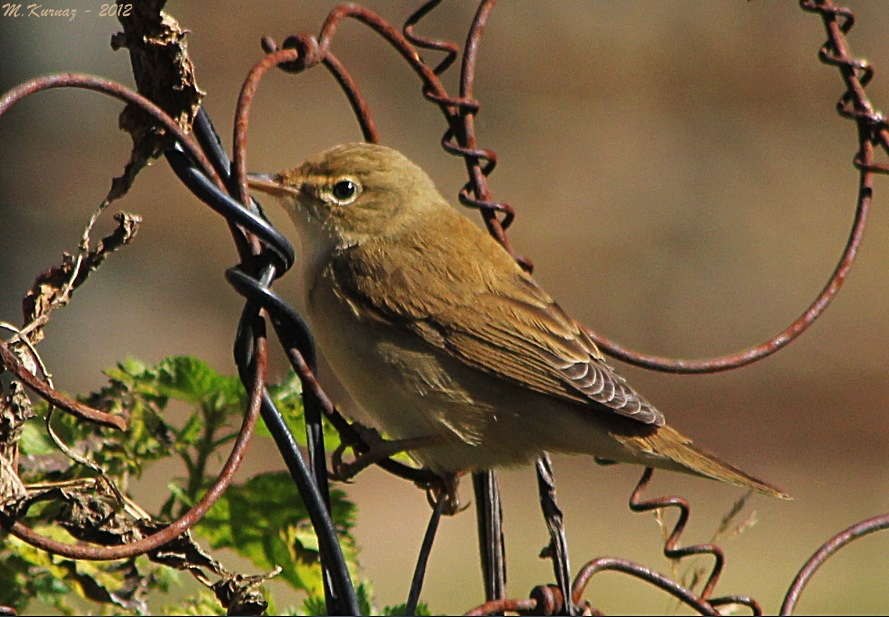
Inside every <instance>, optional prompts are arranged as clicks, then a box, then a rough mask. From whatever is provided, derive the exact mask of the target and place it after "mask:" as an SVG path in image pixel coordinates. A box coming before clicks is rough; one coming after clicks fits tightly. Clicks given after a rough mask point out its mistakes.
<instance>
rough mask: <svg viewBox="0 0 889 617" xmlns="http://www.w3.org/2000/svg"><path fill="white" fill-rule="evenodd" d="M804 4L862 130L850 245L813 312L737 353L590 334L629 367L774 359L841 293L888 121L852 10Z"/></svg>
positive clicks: (732, 364)
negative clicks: (672, 350)
mask: <svg viewBox="0 0 889 617" xmlns="http://www.w3.org/2000/svg"><path fill="white" fill-rule="evenodd" d="M800 6H801V8H802V9H803V10H804V11H809V12H817V13H819V14H820V15H821V17H822V19H823V21H824V25H825V29H826V30H827V33H828V36H829V40H828V42H827V43H825V44H824V45H823V46H822V47H821V49H820V50H819V53H818V57H819V59H820V60H821V61H822V62H823V63H825V64H829V65H832V66H836V67H838V68H840V74H841V76H842V78H843V81H844V83H845V86H846V92H845V93H844V94H843V95H842V96H841V98H840V100H839V102H838V103H837V111H838V112H839V113H840V115H841V116H843V117H845V118H848V119H851V120H854V121H855V122H856V123H857V125H858V129H859V152H858V154H857V155H856V166H857V167H858V168H859V170H860V171H861V175H860V180H859V190H858V204H857V207H856V211H855V218H854V220H853V224H852V229H851V231H850V233H849V237H848V240H847V243H846V247H845V249H844V250H843V252H842V255H841V256H840V259H839V261H838V263H837V266H836V268H835V269H834V271H833V273H832V274H831V276H830V278H829V279H828V281H827V283H826V284H825V286H824V287H823V289H822V290H821V292H820V293H819V294H818V296H817V297H816V299H815V300H814V301H813V302H812V303H811V304H810V305H809V306H808V308H807V309H806V310H805V311H804V312H803V313H802V314H801V315H800V316H799V317H798V318H797V319H796V320H795V321H794V322H793V323H791V324H790V326H788V327H787V328H786V329H785V330H783V331H782V332H780V333H779V334H777V335H776V336H774V337H773V338H771V339H769V340H768V341H765V342H763V343H760V344H759V345H755V346H753V347H750V348H748V349H745V350H742V351H739V352H736V353H733V354H727V355H723V356H718V357H713V358H708V359H703V360H683V359H675V358H667V357H662V356H654V355H646V354H642V353H639V352H637V351H634V350H631V349H629V348H627V347H625V346H623V345H620V344H618V343H616V342H615V341H612V340H611V339H609V338H606V337H604V336H602V335H601V334H597V333H595V332H590V335H591V336H592V337H593V339H594V340H595V341H596V343H597V344H598V345H599V346H600V347H601V348H602V349H603V350H604V351H605V352H606V353H608V354H610V355H612V356H614V357H616V358H619V359H620V360H623V361H625V362H628V363H630V364H635V365H637V366H642V367H645V368H650V369H655V370H661V371H668V372H674V373H710V372H717V371H724V370H729V369H733V368H738V367H740V366H744V365H747V364H750V363H752V362H755V361H757V360H760V359H762V358H764V357H766V356H769V355H771V354H773V353H775V352H777V351H778V350H780V349H782V348H784V347H785V346H787V345H788V344H789V343H790V342H792V341H793V340H794V339H796V338H797V337H798V336H799V335H800V334H802V333H803V332H804V331H805V330H807V329H808V328H809V326H811V325H812V323H814V321H815V320H816V319H817V318H818V317H820V316H821V314H822V313H823V312H824V311H825V309H826V308H827V306H828V305H829V304H830V302H831V301H832V300H833V298H835V297H836V295H837V293H838V292H839V289H840V287H841V286H842V284H843V282H844V281H845V279H846V276H847V274H848V273H849V270H850V268H851V267H852V263H853V262H854V259H855V256H856V255H857V252H858V248H859V246H860V244H861V241H862V237H863V231H864V226H865V223H866V221H867V214H868V212H869V210H870V205H871V194H872V184H873V178H872V172H881V173H889V167H886V166H880V165H876V164H874V163H873V159H872V156H873V148H872V144H873V143H879V144H880V145H881V146H882V147H883V149H889V139H887V132H886V125H885V121H884V119H883V117H882V116H881V115H880V114H878V113H876V112H875V111H874V110H873V106H872V105H871V104H870V101H869V100H868V98H867V95H866V93H865V91H864V87H865V86H866V85H867V83H868V82H869V81H870V80H871V78H872V76H873V69H872V68H871V67H870V65H869V64H868V63H867V62H866V61H864V60H859V59H855V58H854V57H852V55H851V52H850V51H849V46H848V44H847V43H846V41H845V38H844V35H845V34H846V33H848V32H849V30H850V29H851V28H852V26H853V24H854V16H853V15H852V12H851V11H849V10H848V9H846V8H838V7H834V6H833V5H832V4H831V3H830V2H828V1H824V2H818V1H810V0H801V2H800ZM838 17H840V18H842V22H841V23H838V22H837V18H838ZM849 105H852V106H853V108H854V111H849V110H848V106H849Z"/></svg>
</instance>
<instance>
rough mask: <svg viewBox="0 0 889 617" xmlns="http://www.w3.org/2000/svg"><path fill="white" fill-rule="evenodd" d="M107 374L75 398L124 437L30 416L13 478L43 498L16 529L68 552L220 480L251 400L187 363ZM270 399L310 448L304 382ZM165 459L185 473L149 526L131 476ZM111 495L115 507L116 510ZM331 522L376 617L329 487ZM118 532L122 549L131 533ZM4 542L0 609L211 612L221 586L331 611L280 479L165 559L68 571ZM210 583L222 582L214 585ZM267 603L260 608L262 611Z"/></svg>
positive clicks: (222, 503)
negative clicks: (76, 542) (111, 420)
mask: <svg viewBox="0 0 889 617" xmlns="http://www.w3.org/2000/svg"><path fill="white" fill-rule="evenodd" d="M106 374H107V376H108V379H109V381H108V384H107V385H106V386H105V387H103V388H102V389H101V390H100V391H98V392H95V393H92V394H90V395H88V396H86V397H83V398H82V400H83V401H84V402H86V403H88V404H89V405H91V406H93V407H96V408H99V409H102V410H104V411H108V412H113V413H117V414H120V415H123V416H124V417H126V418H127V421H128V424H129V430H127V431H126V432H118V431H114V430H111V429H108V428H102V427H97V426H96V425H93V424H89V423H85V422H82V421H80V420H78V419H77V418H74V417H73V416H70V415H68V414H58V413H56V414H51V415H50V417H49V421H48V422H47V424H46V426H42V425H41V424H40V423H39V422H38V421H37V419H36V418H35V419H32V420H29V421H27V422H25V423H24V425H23V427H22V429H23V430H22V434H21V440H20V442H19V474H20V478H21V480H22V481H23V482H24V483H25V486H26V487H27V488H28V491H29V495H33V494H40V495H41V496H42V497H41V498H40V499H33V500H31V502H30V503H29V506H28V507H27V508H26V510H27V516H26V517H25V518H24V519H22V520H23V521H24V522H26V523H27V524H28V526H30V527H32V528H33V529H34V530H35V531H37V532H38V533H40V534H42V535H44V536H49V537H52V538H54V539H57V540H60V541H70V537H71V535H73V536H75V537H78V538H81V539H84V538H85V537H86V538H89V537H92V536H91V534H92V535H95V534H97V533H102V534H105V536H103V537H106V539H107V534H109V533H114V532H113V531H111V530H110V529H111V527H109V521H113V522H114V524H115V525H116V527H114V528H115V529H123V530H125V531H126V532H127V533H130V532H134V531H135V530H136V529H137V528H138V529H144V528H145V527H146V525H147V526H148V527H151V526H154V527H157V528H159V527H160V526H162V524H163V523H164V522H166V521H170V520H173V519H175V518H177V517H179V516H181V515H182V514H183V513H184V512H185V511H187V510H188V508H190V507H191V506H192V505H193V504H194V502H195V501H196V500H197V499H198V498H199V497H200V496H201V495H202V493H203V491H204V489H206V487H208V486H209V485H210V484H211V482H212V480H213V478H214V473H213V471H212V468H213V467H214V465H215V464H216V463H217V462H218V460H219V459H220V458H221V455H222V454H224V453H225V452H226V446H227V445H229V444H230V443H231V442H232V441H233V440H234V438H235V436H236V435H237V432H238V427H239V425H240V420H241V418H242V415H243V413H244V408H245V405H246V402H247V395H246V392H245V391H244V388H243V386H242V385H241V383H240V381H239V380H238V379H237V377H230V376H223V375H219V374H218V373H216V372H215V371H214V370H212V369H211V368H210V367H209V366H208V365H206V364H205V363H203V362H201V361H200V360H197V359H195V358H190V357H171V358H167V359H165V360H163V361H161V362H159V363H158V364H156V365H153V366H148V365H145V364H143V363H141V362H139V361H137V360H134V359H128V360H125V361H124V362H121V363H120V364H118V365H117V366H116V367H115V368H113V369H110V370H108V371H107V372H106ZM269 392H270V394H271V395H272V397H273V399H274V400H275V402H276V404H277V405H278V407H279V409H280V410H281V412H282V414H283V415H284V417H285V418H286V419H287V421H288V423H289V425H290V427H291V429H292V430H293V432H294V434H295V435H296V436H297V438H304V435H305V426H304V419H303V413H302V402H301V401H302V397H301V393H300V383H299V380H298V379H297V378H296V377H295V376H294V375H293V374H290V375H288V376H287V377H286V378H285V379H283V380H282V381H281V382H280V383H278V384H276V385H272V386H269ZM34 411H35V412H36V416H37V417H40V418H43V419H44V420H46V419H47V415H48V414H50V410H49V409H48V407H47V406H45V405H44V406H42V407H37V408H35V410H34ZM47 429H49V430H47ZM326 431H327V432H326V433H325V442H326V444H327V446H328V447H329V448H333V447H335V446H336V445H337V444H338V443H339V441H338V437H337V435H336V433H335V432H334V431H333V430H332V429H326ZM268 438H269V437H268V433H267V431H266V430H265V429H264V427H257V431H256V435H255V439H259V440H265V439H268ZM82 459H86V460H87V461H88V462H87V463H86V464H85V463H84V462H83V461H82ZM165 460H178V461H179V463H180V466H181V468H182V469H183V470H184V472H183V475H182V477H181V478H176V479H173V480H170V481H169V483H168V484H167V488H168V489H169V493H170V496H169V498H168V499H167V500H166V501H165V502H164V503H163V504H162V506H161V507H160V508H159V510H158V512H156V513H151V514H149V513H147V512H145V511H144V510H142V509H141V508H140V507H139V506H138V505H137V504H136V503H135V501H133V500H132V499H131V497H130V488H131V486H130V485H131V484H132V481H133V480H134V479H136V478H142V477H143V476H144V477H145V478H146V479H148V478H150V477H151V476H150V474H151V473H152V471H153V469H154V468H155V466H156V464H157V463H159V462H161V461H165ZM108 487H114V488H113V489H111V490H109V489H108ZM41 491H42V492H41ZM115 494H119V495H120V496H121V497H123V502H122V503H121V502H120V501H119V500H117V499H115ZM134 512H135V513H136V514H135V515H134V514H133V513H134ZM331 513H332V517H333V520H334V523H335V525H336V528H337V530H338V532H339V535H340V542H341V545H342V547H343V552H344V555H345V558H346V560H347V565H348V567H349V570H350V573H351V574H352V578H353V580H356V581H358V582H357V583H356V585H357V590H356V591H357V594H358V597H359V600H360V602H361V608H362V612H363V613H365V614H371V613H373V612H375V609H374V607H373V602H372V590H371V585H370V583H369V582H368V581H360V580H359V578H358V577H359V571H360V568H359V564H358V548H357V545H356V543H355V539H354V537H353V536H352V530H353V528H354V525H355V523H356V518H357V510H356V507H355V504H354V503H352V502H351V501H349V499H348V498H347V497H346V494H345V493H344V492H343V491H341V490H337V489H335V490H333V491H332V493H331ZM125 514H129V517H130V518H127V517H126V516H125ZM140 517H141V519H140ZM131 519H133V520H138V521H139V522H138V523H135V522H133V521H132V520H131ZM96 520H101V521H102V523H101V524H97V523H96V522H95V521H96ZM128 521H129V522H128ZM146 521H148V522H146ZM91 525H92V526H91ZM127 525H132V527H131V528H129V527H127ZM154 527H151V528H154ZM120 533H121V537H120V541H121V542H122V541H123V540H124V539H125V538H124V536H125V535H126V533H124V531H120ZM192 537H193V538H194V540H195V541H200V542H201V543H202V544H205V545H208V546H209V547H210V549H211V550H213V551H214V552H216V551H218V550H220V549H227V550H229V551H231V552H232V553H234V554H235V555H238V556H239V557H242V558H246V559H247V560H249V563H250V564H252V566H253V567H255V568H257V569H259V570H261V571H262V572H265V573H266V574H260V575H257V576H249V575H243V574H237V573H233V572H230V571H229V570H228V569H226V568H225V567H223V566H222V565H221V563H219V561H217V560H216V559H215V558H213V557H210V556H209V555H208V554H206V553H205V552H204V551H203V550H202V549H200V548H199V547H198V546H197V544H196V543H195V542H194V541H192V539H191V538H192ZM0 538H2V544H0V563H2V564H3V567H2V568H0V604H5V605H9V606H13V607H15V608H16V609H17V610H18V611H24V610H27V609H29V606H31V603H35V602H36V603H40V604H42V605H43V606H45V607H52V608H53V609H55V610H57V611H59V612H61V613H63V614H75V613H79V612H83V611H85V610H89V611H90V612H99V613H103V614H110V613H115V614H144V613H146V612H149V611H150V612H164V613H168V614H208V613H211V612H217V613H218V612H221V610H222V609H221V607H220V602H219V600H217V595H218V592H219V588H220V586H221V585H222V584H223V583H225V584H227V583H229V582H231V581H238V582H239V584H245V585H246V587H247V588H249V589H254V588H259V587H260V586H263V587H265V588H267V589H270V588H281V589H284V588H288V589H290V590H293V591H296V592H299V594H300V595H301V596H302V597H303V600H302V605H301V606H299V607H298V608H294V607H290V608H282V607H277V606H275V605H274V602H273V600H272V599H270V600H269V601H270V602H272V604H271V608H272V610H273V611H274V612H275V613H292V614H297V613H299V614H324V613H325V611H326V606H325V604H324V595H323V584H322V575H321V568H320V563H319V552H318V543H317V538H316V537H315V534H314V531H313V529H312V527H311V524H310V522H309V518H308V514H307V512H306V509H305V506H304V504H303V502H302V500H301V499H300V497H299V494H298V493H297V491H296V488H295V487H294V485H293V482H292V480H291V479H290V477H289V476H288V475H287V474H286V473H283V472H277V471H273V472H268V473H261V474H258V475H255V476H253V477H250V478H247V479H245V480H243V481H240V482H236V483H233V484H232V485H231V486H230V487H229V489H228V490H227V491H226V492H225V494H223V496H222V497H221V498H220V499H219V501H218V502H217V503H216V504H215V505H214V506H213V508H212V509H211V510H210V511H209V512H208V513H207V515H206V516H205V517H204V518H203V519H202V520H201V521H200V522H199V523H198V524H197V525H196V526H195V527H194V528H193V529H192V530H191V534H190V536H188V537H186V538H183V539H182V541H181V542H179V541H177V546H176V547H174V548H171V549H170V551H169V552H168V553H169V554H166V555H165V556H164V557H163V558H160V557H158V556H157V555H149V556H144V555H140V556H138V557H134V558H130V559H124V560H118V561H113V562H101V561H99V562H90V561H79V560H78V561H76V560H72V559H68V558H62V557H59V556H54V555H50V554H49V553H46V552H45V551H43V550H40V549H37V548H34V547H32V546H30V545H28V544H27V543H25V542H23V541H21V540H19V539H18V538H15V537H13V536H11V535H9V534H4V535H2V536H0ZM179 570H186V571H190V572H191V573H192V574H193V575H194V577H195V578H196V579H197V580H198V581H200V582H201V583H203V584H204V585H205V588H203V589H201V588H198V590H197V591H193V592H188V591H185V590H184V589H183V582H184V581H183V579H182V578H181V573H180V571H179ZM213 575H216V576H218V577H221V578H220V579H219V580H217V581H215V582H214V581H213V580H212V579H213ZM245 581H246V582H245ZM214 592H216V594H217V595H214ZM264 601H265V600H264V599H263V596H259V599H258V600H257V602H259V603H260V604H259V606H260V607H261V608H262V602H264ZM149 603H150V606H149ZM400 608H401V607H389V608H384V609H382V614H395V613H397V612H398V611H399V610H400ZM260 610H261V609H260ZM424 610H425V609H424Z"/></svg>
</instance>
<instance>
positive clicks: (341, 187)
mask: <svg viewBox="0 0 889 617" xmlns="http://www.w3.org/2000/svg"><path fill="white" fill-rule="evenodd" d="M358 191H359V187H358V183H357V182H355V181H354V180H349V179H344V180H340V181H339V182H337V183H336V184H334V185H333V188H331V191H330V194H331V195H332V196H333V198H334V199H335V200H337V201H338V202H339V203H340V204H341V205H346V204H350V203H352V202H353V201H354V200H355V198H356V197H357V196H358Z"/></svg>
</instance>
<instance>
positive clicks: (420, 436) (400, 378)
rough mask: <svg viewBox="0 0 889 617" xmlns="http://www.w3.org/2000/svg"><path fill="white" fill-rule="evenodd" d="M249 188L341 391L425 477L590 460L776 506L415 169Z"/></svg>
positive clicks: (256, 182) (383, 166) (360, 167)
mask: <svg viewBox="0 0 889 617" xmlns="http://www.w3.org/2000/svg"><path fill="white" fill-rule="evenodd" d="M250 187H251V188H253V189H255V190H258V191H262V192H265V193H268V194H271V195H274V196H276V197H278V198H280V200H281V201H282V202H283V204H284V206H285V208H286V209H287V211H288V212H289V213H290V215H291V216H292V218H293V220H294V222H295V224H296V228H297V230H298V233H299V240H300V244H301V245H302V251H303V253H302V260H301V262H300V263H301V265H302V274H303V278H304V288H305V310H306V313H307V317H308V319H309V321H310V324H311V327H312V330H313V333H314V334H315V336H316V338H317V340H318V343H319V346H320V348H321V351H322V353H324V355H325V357H326V358H327V360H328V361H329V363H330V365H331V366H332V368H333V370H334V371H335V372H336V374H337V376H338V377H339V379H340V381H341V382H342V383H343V385H344V386H345V387H346V389H347V390H348V391H349V393H350V394H351V395H352V396H353V397H354V399H355V400H356V401H357V402H358V403H359V404H360V405H362V406H363V407H364V408H365V410H366V411H367V412H368V413H369V414H370V415H371V416H372V417H373V418H374V419H375V421H376V422H377V423H378V428H380V429H382V430H383V431H385V432H386V433H387V434H388V435H389V436H390V437H392V438H394V439H396V440H412V441H414V443H417V442H421V443H422V444H423V445H422V446H420V447H416V448H415V449H412V450H411V451H410V454H411V456H412V457H413V458H414V459H416V460H417V461H418V462H419V463H421V464H423V465H425V466H427V467H428V468H430V469H431V470H432V471H434V472H436V473H438V474H440V475H443V476H451V475H454V474H457V473H460V472H466V471H476V470H483V469H490V468H493V467H500V466H512V465H518V464H523V463H527V462H530V461H532V460H533V459H534V458H535V457H537V456H538V455H539V454H540V453H541V452H543V451H549V452H567V453H575V454H577V453H579V454H590V455H593V456H595V457H597V458H600V459H606V460H609V461H617V462H625V463H637V464H639V465H644V466H647V467H656V468H661V469H669V470H673V471H681V472H685V473H691V474H695V475H699V476H704V477H707V478H713V479H715V480H721V481H723V482H728V483H730V484H734V485H737V486H740V487H746V488H752V489H755V490H757V491H759V492H760V493H764V494H766V495H771V496H774V497H784V498H786V497H787V495H786V494H785V493H783V492H782V491H780V490H779V489H777V488H775V487H773V486H771V485H769V484H767V483H765V482H763V481H761V480H758V479H756V478H754V477H752V476H750V475H748V474H746V473H744V472H743V471H741V470H740V469H737V468H735V467H733V466H731V465H729V464H727V463H723V462H722V461H720V460H719V459H717V458H716V457H714V456H712V455H710V454H707V453H705V452H703V451H702V450H699V449H698V448H696V447H695V446H693V445H692V443H691V440H689V439H688V438H687V437H684V436H682V435H681V434H679V433H678V432H676V431H675V430H673V429H672V428H670V427H669V426H667V425H666V424H665V423H664V417H663V415H662V414H661V412H660V411H658V410H657V409H655V408H654V407H653V406H652V405H651V404H650V403H649V402H648V401H646V400H645V399H644V398H642V396H640V395H639V394H638V393H637V392H636V391H635V390H634V389H633V388H632V387H630V386H629V384H627V382H626V381H625V380H624V379H623V378H622V377H621V376H620V375H618V374H617V373H616V372H615V371H614V369H612V368H611V367H610V366H609V365H608V364H607V363H606V361H605V358H604V357H603V355H602V353H601V352H600V351H599V349H597V347H596V345H595V343H593V341H592V340H591V339H590V338H589V336H587V335H586V334H585V333H584V330H583V329H582V328H581V327H580V326H579V325H578V323H577V322H576V321H575V320H574V319H572V318H571V317H570V316H569V315H568V314H567V313H565V311H563V310H562V309H561V308H560V307H559V305H558V304H556V303H555V302H554V301H553V299H552V298H550V296H549V295H548V294H547V293H546V292H545V291H544V290H543V289H541V288H540V286H539V285H538V284H537V283H536V282H535V280H534V279H533V278H532V277H531V276H530V275H529V274H527V273H526V272H524V271H523V270H522V269H521V268H520V267H519V266H518V265H517V264H516V262H515V260H513V258H512V257H511V256H510V255H509V254H508V253H507V252H506V251H505V250H504V249H503V248H502V247H501V246H500V244H498V243H497V242H496V241H495V240H494V239H493V238H491V237H490V236H489V235H488V234H487V233H485V232H484V231H483V230H482V229H481V228H480V227H479V226H476V225H475V224H473V223H472V222H471V221H470V220H469V219H468V218H466V217H464V216H463V215H461V214H460V213H459V212H457V210H455V209H454V208H452V207H451V206H450V205H449V204H448V203H447V202H446V201H445V199H444V198H443V197H442V196H441V194H440V193H439V192H438V190H437V189H436V188H435V185H434V184H433V182H432V180H431V179H430V178H429V176H428V175H426V173H425V172H424V171H423V170H422V169H420V168H419V167H418V166H417V165H415V164H414V163H412V162H411V161H410V160H408V159H407V158H406V157H405V156H404V155H402V154H400V153H399V152H397V151H395V150H393V149H391V148H387V147H383V146H379V145H373V144H366V143H356V144H347V145H342V146H338V147H336V148H333V149H331V150H328V151H326V152H323V153H321V154H320V155H318V156H316V157H315V158H312V159H310V160H308V161H307V162H305V163H303V164H302V165H300V166H299V167H297V168H295V169H293V170H290V171H285V172H282V173H280V174H277V175H273V176H259V175H252V176H251V177H250Z"/></svg>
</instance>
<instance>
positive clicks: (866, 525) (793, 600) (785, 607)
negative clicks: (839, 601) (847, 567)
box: [778, 514, 889, 615]
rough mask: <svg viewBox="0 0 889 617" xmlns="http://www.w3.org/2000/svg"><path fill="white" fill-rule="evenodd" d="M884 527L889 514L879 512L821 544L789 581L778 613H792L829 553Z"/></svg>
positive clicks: (888, 525)
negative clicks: (877, 514) (791, 581)
mask: <svg viewBox="0 0 889 617" xmlns="http://www.w3.org/2000/svg"><path fill="white" fill-rule="evenodd" d="M884 529H889V514H881V515H880V516H875V517H873V518H870V519H867V520H865V521H861V522H860V523H856V524H855V525H852V526H851V527H848V528H847V529H844V530H843V531H841V532H840V533H838V534H836V535H835V536H834V537H832V538H831V539H830V540H828V541H827V542H825V543H824V544H822V545H821V547H819V549H818V550H817V551H815V553H814V554H813V555H812V556H811V557H810V558H809V560H808V561H807V562H806V564H805V565H804V566H803V567H802V568H801V569H800V571H799V572H798V573H797V575H796V578H794V580H793V583H791V585H790V588H789V589H788V590H787V594H786V595H785V597H784V602H783V603H782V604H781V611H780V612H779V613H778V614H779V615H790V614H792V613H793V610H794V609H795V608H796V605H797V602H798V601H799V597H800V595H801V594H802V592H803V589H805V587H806V585H808V584H809V581H810V580H811V579H812V576H814V574H815V572H816V571H817V570H818V568H820V567H821V566H822V565H824V562H825V561H827V559H828V558H829V557H830V556H831V555H833V554H834V553H836V552H837V551H838V550H840V549H841V548H843V547H844V546H846V545H847V544H849V543H850V542H852V541H853V540H857V539H858V538H862V537H864V536H866V535H868V534H871V533H874V532H875V531H882V530H884Z"/></svg>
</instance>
